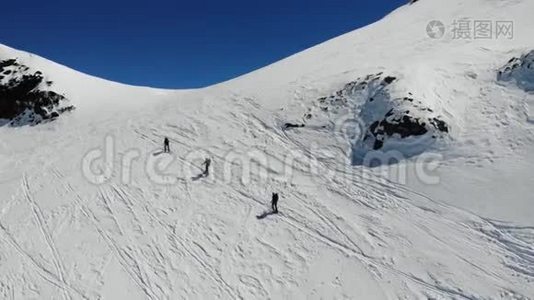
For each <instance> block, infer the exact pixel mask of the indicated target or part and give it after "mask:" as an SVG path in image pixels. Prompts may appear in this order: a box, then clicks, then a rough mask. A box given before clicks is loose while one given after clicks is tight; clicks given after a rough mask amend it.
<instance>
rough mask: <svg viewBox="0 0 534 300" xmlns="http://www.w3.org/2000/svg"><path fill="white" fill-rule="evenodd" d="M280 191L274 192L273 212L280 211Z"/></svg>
mask: <svg viewBox="0 0 534 300" xmlns="http://www.w3.org/2000/svg"><path fill="white" fill-rule="evenodd" d="M278 198H279V197H278V193H273V200H271V207H272V209H273V213H275V214H277V213H278Z"/></svg>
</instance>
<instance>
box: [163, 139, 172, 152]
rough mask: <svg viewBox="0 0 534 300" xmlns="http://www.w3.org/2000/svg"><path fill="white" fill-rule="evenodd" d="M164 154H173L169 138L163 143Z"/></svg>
mask: <svg viewBox="0 0 534 300" xmlns="http://www.w3.org/2000/svg"><path fill="white" fill-rule="evenodd" d="M163 152H165V153H169V152H171V148H170V146H169V139H168V138H165V140H164V141H163Z"/></svg>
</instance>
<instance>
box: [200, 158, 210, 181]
mask: <svg viewBox="0 0 534 300" xmlns="http://www.w3.org/2000/svg"><path fill="white" fill-rule="evenodd" d="M202 165H204V167H205V169H204V173H203V174H202V175H204V176H205V177H208V176H209V175H210V165H211V159H209V158H206V160H205V161H204V163H203V164H202Z"/></svg>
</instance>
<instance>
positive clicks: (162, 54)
mask: <svg viewBox="0 0 534 300" xmlns="http://www.w3.org/2000/svg"><path fill="white" fill-rule="evenodd" d="M407 2H408V1H407V0H375V1H357V0H293V1H291V0H286V1H282V0H269V1H254V0H240V1H231V0H228V1H224V0H196V1H184V0H175V1H166V0H165V1H163V0H152V1H137V0H132V1H124V2H117V1H113V0H110V1H102V0H92V1H73V0H58V1H55V0H50V1H34V0H28V1H11V0H10V1H3V3H2V5H1V9H2V14H1V15H0V43H3V44H6V45H8V46H11V47H14V48H17V49H21V50H26V51H29V52H33V53H36V54H38V55H41V56H44V57H46V58H49V59H51V60H54V61H56V62H59V63H61V64H64V65H67V66H69V67H71V68H74V69H77V70H80V71H82V72H85V73H88V74H91V75H95V76H98V77H103V78H106V79H111V80H114V81H119V82H123V83H128V84H135V85H145V86H154V87H166V88H191V87H201V86H206V85H210V84H213V83H218V82H221V81H224V80H227V79H231V78H234V77H236V76H238V75H241V74H244V73H248V72H250V71H253V70H255V69H258V68H260V67H262V66H265V65H268V64H270V63H273V62H275V61H278V60H280V59H282V58H284V57H287V56H289V55H291V54H294V53H297V52H299V51H301V50H304V49H306V48H309V47H311V46H313V45H316V44H318V43H320V42H323V41H325V40H328V39H330V38H333V37H335V36H338V35H340V34H343V33H346V32H349V31H351V30H353V29H356V28H359V27H362V26H364V25H367V24H369V23H371V22H374V21H376V20H378V19H380V18H381V17H383V16H384V15H386V14H387V13H389V12H390V11H392V10H393V9H395V8H397V7H399V6H401V5H403V4H405V3H407Z"/></svg>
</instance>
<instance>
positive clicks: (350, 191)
mask: <svg viewBox="0 0 534 300" xmlns="http://www.w3.org/2000/svg"><path fill="white" fill-rule="evenodd" d="M355 9H357V8H355ZM533 11H534V1H532V0H420V1H417V2H416V3H415V4H413V5H405V6H403V7H400V8H399V9H397V10H396V11H394V12H392V13H391V14H389V15H388V16H386V17H385V18H384V19H383V20H381V21H379V22H377V23H375V24H372V25H369V26H367V27H365V28H362V29H359V30H356V31H354V32H351V33H348V34H346V35H343V36H340V37H338V38H336V39H333V40H331V41H328V42H326V43H324V44H321V45H318V46H316V47H314V48H311V49H309V50H307V51H304V52H302V53H299V54H296V55H294V56H292V57H289V58H287V59H285V60H283V61H281V62H278V63H276V64H273V65H271V66H268V67H266V68H263V69H261V70H258V71H256V72H253V73H250V74H247V75H245V76H242V77H240V78H237V79H234V80H231V81H229V82H225V83H221V84H219V85H216V86H211V87H208V88H204V89H199V90H181V91H175V90H160V89H151V88H145V87H132V86H127V85H123V84H118V83H113V82H109V81H105V80H102V79H98V78H94V77H91V76H88V75H85V74H81V73H79V72H76V71H73V70H71V69H68V68H66V67H64V66H61V65H58V64H55V63H53V62H50V61H48V60H46V59H43V58H41V57H38V56H36V55H32V54H28V53H25V52H21V51H17V50H15V49H11V48H9V47H7V46H2V45H0V60H3V59H10V58H17V59H18V60H20V62H22V63H24V64H25V65H27V66H30V67H32V68H34V69H36V70H40V71H42V72H43V73H44V75H45V76H46V78H47V80H53V81H54V87H53V90H55V91H56V92H58V93H61V94H64V95H65V96H66V97H67V98H69V99H70V100H71V102H72V104H73V105H75V106H76V110H75V111H73V112H71V113H66V114H64V115H62V116H61V117H60V118H58V120H56V121H54V122H50V123H47V124H42V125H39V126H33V127H32V126H24V127H16V128H12V127H8V126H4V127H0V195H1V197H0V298H1V299H238V298H240V299H534V221H533V220H534V219H533V218H532V214H533V212H534V201H533V196H532V195H533V194H534V193H533V192H534V179H533V178H534V176H532V171H531V170H532V168H533V167H534V155H533V154H532V153H534V135H533V133H534V132H533V131H534V127H533V126H534V125H533V124H534V122H533V121H532V120H533V119H534V118H533V116H532V114H533V112H532V111H533V110H531V108H532V109H534V95H533V94H532V93H531V92H528V91H525V89H524V88H521V87H520V86H518V85H517V84H516V83H515V82H514V81H505V82H501V81H498V80H497V71H498V70H499V69H500V68H502V67H503V66H505V65H506V63H507V62H508V61H509V60H510V59H511V58H513V57H521V56H522V55H525V54H527V53H529V52H530V51H531V50H534V39H533V38H532V37H533V34H534V18H532V16H531V13H532V12H533ZM460 18H470V19H472V20H493V21H513V22H514V37H513V38H512V39H502V38H501V39H497V38H492V39H487V40H486V39H465V40H459V39H454V38H453V36H452V33H451V28H450V27H448V28H447V34H446V35H445V36H444V37H443V38H441V39H432V38H429V37H428V36H427V33H426V27H427V24H428V23H429V22H430V21H432V20H441V21H442V22H444V23H445V24H448V25H449V24H452V23H453V21H454V20H458V19H460ZM378 72H384V74H385V75H391V76H395V77H397V78H398V82H397V83H396V85H395V89H394V90H393V91H391V92H392V93H394V94H395V95H394V96H396V97H404V96H406V93H407V92H410V93H413V95H414V97H415V98H416V99H418V100H421V101H424V104H425V105H426V106H428V107H431V108H432V109H433V110H434V112H435V113H436V114H439V115H440V116H443V118H444V120H446V121H447V123H448V124H449V126H450V127H451V131H450V134H449V135H448V136H447V137H445V138H443V139H439V140H438V141H436V142H435V143H433V144H432V145H430V146H428V147H426V146H425V148H424V153H423V154H424V155H432V157H434V158H437V160H436V159H434V161H433V162H432V163H431V165H424V167H426V168H427V169H431V172H432V175H433V176H434V177H436V178H438V179H439V181H438V182H429V180H427V179H425V178H421V176H419V175H418V167H419V166H421V163H420V158H421V156H420V155H417V156H413V157H409V158H407V159H404V160H402V161H401V162H400V163H398V164H393V165H389V166H384V167H382V168H368V167H365V166H353V165H351V155H352V153H351V151H352V149H351V141H350V140H345V139H344V136H343V135H342V134H340V133H339V132H335V130H331V129H330V128H326V127H325V128H323V127H321V126H316V127H305V128H297V129H293V130H287V131H285V130H282V125H283V124H284V123H285V122H288V121H295V120H299V119H300V118H301V117H302V115H303V114H304V113H305V112H306V110H307V109H308V108H310V107H312V106H313V103H314V101H316V100H317V99H318V98H320V97H325V96H329V95H331V94H332V93H334V92H336V91H338V90H340V89H341V88H343V87H344V86H345V84H347V83H349V82H351V81H354V80H356V79H357V78H359V77H365V76H367V75H369V74H376V73H378ZM524 78H527V79H528V77H525V76H523V77H522V79H524ZM330 121H331V122H332V123H335V122H336V121H337V120H330ZM164 137H169V139H170V141H171V150H172V153H171V154H164V153H161V150H162V149H161V148H162V143H163V138H164ZM106 141H108V142H110V141H112V142H111V143H107V144H106ZM106 145H107V147H106ZM395 145H396V144H395V143H393V144H391V145H389V146H390V147H393V148H394V147H395ZM416 145H418V142H416ZM425 145H426V144H425ZM404 146H405V145H401V144H398V147H400V148H402V147H404ZM95 149H100V150H101V152H102V153H100V154H102V155H104V156H107V157H106V159H99V160H97V161H96V163H95V164H93V165H92V170H93V173H95V175H98V174H99V173H105V172H106V171H107V170H108V169H109V170H110V171H111V176H110V179H109V180H108V181H106V182H104V183H102V184H99V183H95V182H91V181H92V180H93V181H94V179H95V178H88V176H86V175H85V173H86V172H84V171H83V167H84V158H85V159H87V158H88V157H89V158H90V157H93V156H91V155H93V154H95V153H97V154H98V152H95ZM110 149H111V150H110ZM108 152H109V154H108ZM134 156H135V157H136V158H135V159H134V160H132V162H131V163H130V164H129V165H128V164H126V165H124V161H128V158H134ZM206 157H211V158H212V160H213V164H212V170H211V173H210V176H209V177H206V178H198V177H197V178H192V177H194V176H195V175H197V174H199V173H200V172H201V168H202V166H201V163H202V161H203V159H204V158H206ZM250 157H253V158H255V160H254V163H253V164H252V165H251V166H250V170H249V172H241V171H242V170H243V169H245V170H246V169H247V167H246V166H245V167H244V168H243V167H242V166H240V161H247V160H248V158H250ZM292 159H293V160H292ZM106 163H107V164H111V167H109V166H107V164H106ZM151 164H156V165H158V166H160V167H161V170H163V169H165V170H164V171H162V172H161V173H165V174H166V175H167V177H166V178H165V183H161V182H159V183H158V182H156V181H158V180H156V179H157V176H159V175H161V174H154V172H152V171H150V170H149V168H147V165H151ZM165 165H166V166H167V168H164V167H163V166H165ZM285 166H291V168H286V167H285ZM288 170H289V171H290V172H288ZM399 172H401V173H400V174H405V176H396V175H395V174H398V173H399ZM229 174H230V176H228V175H229ZM241 174H245V175H246V174H251V176H250V177H246V176H245V177H242V176H240V175H241ZM392 174H393V175H392ZM403 177H405V180H403ZM272 192H279V193H280V196H281V200H280V203H279V207H280V214H279V215H269V216H267V217H266V218H264V219H261V220H260V219H258V218H257V217H256V216H257V215H260V214H262V213H264V212H265V211H267V210H268V209H269V201H270V197H271V193H272Z"/></svg>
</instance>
